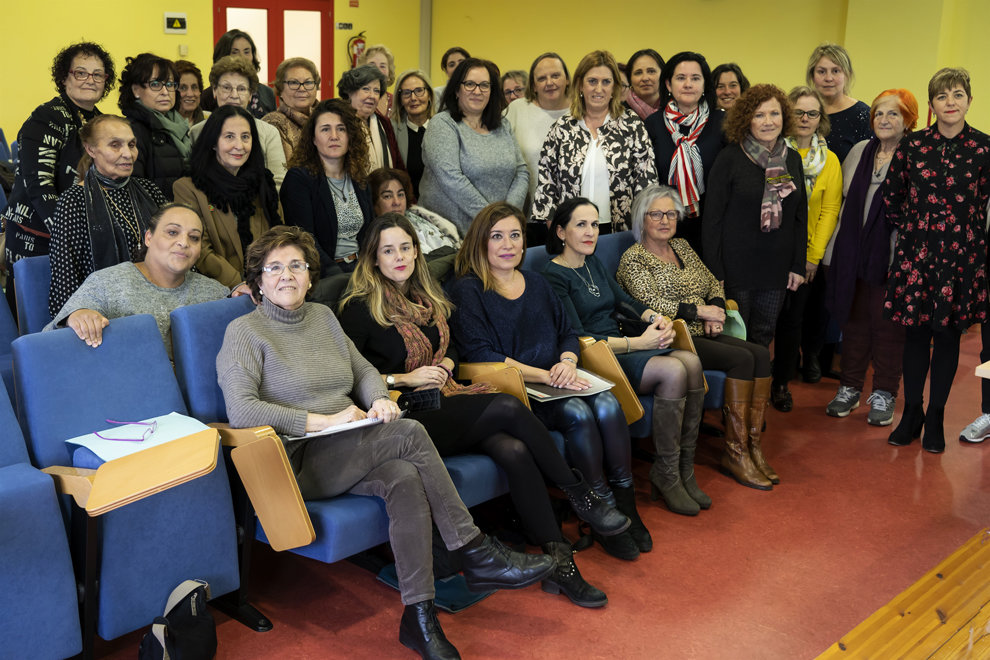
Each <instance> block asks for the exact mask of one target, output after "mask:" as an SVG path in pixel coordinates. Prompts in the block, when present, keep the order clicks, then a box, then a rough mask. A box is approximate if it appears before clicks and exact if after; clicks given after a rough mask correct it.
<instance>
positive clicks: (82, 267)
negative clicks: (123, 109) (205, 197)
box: [48, 115, 168, 317]
mask: <svg viewBox="0 0 990 660" xmlns="http://www.w3.org/2000/svg"><path fill="white" fill-rule="evenodd" d="M79 140H80V142H82V146H83V149H85V154H84V155H83V157H82V160H81V161H80V162H79V167H78V169H79V180H78V183H79V185H75V186H71V187H70V188H68V189H66V190H65V192H63V193H62V194H61V195H59V197H58V202H57V203H56V205H55V213H54V214H53V215H52V222H51V232H52V240H51V268H52V281H51V286H50V288H49V290H48V312H49V313H50V314H51V315H52V316H53V317H54V316H55V315H56V314H58V311H59V310H60V309H62V305H64V304H65V301H66V300H68V299H69V296H71V295H72V294H73V292H75V290H76V289H78V288H79V286H80V285H81V284H82V283H83V280H85V279H86V276H88V275H89V274H90V273H92V272H93V271H97V270H100V269H101V268H107V267H108V266H115V265H117V264H119V263H121V262H124V261H131V260H132V259H133V258H134V255H135V254H136V253H137V252H138V251H139V250H140V249H141V239H142V238H143V236H144V230H145V229H147V228H148V219H149V218H150V217H151V215H152V214H153V213H154V212H155V211H157V210H158V207H160V206H161V205H162V204H165V203H167V201H168V200H166V199H165V195H164V194H162V191H161V190H159V189H158V186H156V185H155V184H154V182H152V181H149V180H148V179H143V178H139V177H136V176H131V175H132V174H133V172H134V163H135V162H136V161H137V155H138V150H137V141H136V140H135V138H134V132H133V131H132V130H131V126H130V124H129V123H128V122H127V120H126V119H124V118H123V117H118V116H116V115H99V116H97V117H94V118H93V119H91V120H89V122H87V123H86V124H85V125H84V126H83V127H82V128H80V129H79Z"/></svg>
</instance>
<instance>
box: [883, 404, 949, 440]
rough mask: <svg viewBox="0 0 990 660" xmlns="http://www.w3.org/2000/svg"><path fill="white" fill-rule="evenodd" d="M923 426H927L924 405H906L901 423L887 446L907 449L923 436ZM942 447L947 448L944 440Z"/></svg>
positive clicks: (893, 432) (889, 438)
mask: <svg viewBox="0 0 990 660" xmlns="http://www.w3.org/2000/svg"><path fill="white" fill-rule="evenodd" d="M923 426H925V410H924V408H922V404H920V403H905V404H904V412H903V413H901V421H900V422H898V424H897V428H896V429H894V430H893V431H892V432H891V434H890V437H888V438H887V444H888V445H894V446H895V447H906V446H908V445H909V444H911V443H912V442H913V441H914V439H915V438H917V437H919V436H921V427H923ZM942 446H943V448H944V447H945V439H944V438H943V440H942Z"/></svg>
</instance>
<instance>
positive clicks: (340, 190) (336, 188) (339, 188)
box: [327, 174, 347, 204]
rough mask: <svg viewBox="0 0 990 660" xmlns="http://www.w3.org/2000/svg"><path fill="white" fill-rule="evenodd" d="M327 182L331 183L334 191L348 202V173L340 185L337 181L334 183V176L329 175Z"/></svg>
mask: <svg viewBox="0 0 990 660" xmlns="http://www.w3.org/2000/svg"><path fill="white" fill-rule="evenodd" d="M327 183H329V184H330V188H331V189H332V190H333V191H334V192H336V193H337V194H338V195H340V198H341V199H342V200H343V201H344V203H345V204H346V203H347V195H346V193H345V192H344V191H345V190H347V175H346V174H345V175H344V180H343V183H341V184H340V185H339V186H338V185H337V184H336V183H334V179H333V177H329V176H328V177H327Z"/></svg>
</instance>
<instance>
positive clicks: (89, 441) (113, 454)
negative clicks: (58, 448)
mask: <svg viewBox="0 0 990 660" xmlns="http://www.w3.org/2000/svg"><path fill="white" fill-rule="evenodd" d="M139 421H140V422H141V423H140V424H119V425H115V426H113V427H112V428H109V429H106V430H105V431H98V432H97V433H99V434H100V435H102V436H103V437H102V438H101V437H98V436H97V435H96V433H87V434H86V435H81V436H79V437H76V438H70V439H68V440H66V441H65V442H66V443H67V444H71V445H78V446H80V447H86V448H87V449H89V450H90V451H91V452H93V453H94V454H96V455H97V456H99V457H100V458H101V459H103V461H112V460H114V459H115V458H121V457H123V456H128V455H130V454H133V453H135V452H139V451H142V450H144V449H148V448H149V447H157V446H158V445H163V444H165V443H166V442H171V441H172V440H177V439H178V438H184V437H185V436H187V435H192V434H193V433H198V432H200V431H207V430H209V428H210V427H208V426H207V425H206V424H203V423H202V422H200V421H199V420H197V419H193V418H192V417H188V416H186V415H182V414H179V413H177V412H170V413H169V414H167V415H160V416H158V417H150V418H148V419H142V420H139ZM152 422H158V426H157V428H156V429H155V431H154V433H151V434H150V435H149V436H148V437H147V438H146V439H144V440H135V439H134V438H141V437H142V436H143V434H144V433H145V432H146V431H147V430H148V426H147V425H148V424H151V423H152Z"/></svg>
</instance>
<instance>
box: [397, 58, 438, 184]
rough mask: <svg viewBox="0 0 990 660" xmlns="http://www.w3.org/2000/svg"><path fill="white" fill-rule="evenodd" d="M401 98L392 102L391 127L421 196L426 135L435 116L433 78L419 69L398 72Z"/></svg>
mask: <svg viewBox="0 0 990 660" xmlns="http://www.w3.org/2000/svg"><path fill="white" fill-rule="evenodd" d="M395 94H396V96H398V97H399V102H398V103H396V104H394V105H393V106H392V129H393V130H394V131H395V141H396V143H397V144H398V146H399V153H400V154H401V155H402V160H403V162H405V164H406V172H408V173H409V179H410V180H411V181H412V188H413V192H414V193H415V196H416V197H419V182H420V180H421V179H422V178H423V169H424V168H423V135H425V134H426V126H427V124H428V123H429V122H430V117H432V116H433V90H432V88H431V87H430V79H429V78H427V77H426V74H425V73H423V72H422V71H419V70H418V69H414V70H412V71H404V72H402V73H401V74H399V79H398V80H397V81H396V83H395Z"/></svg>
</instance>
